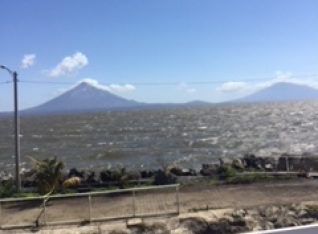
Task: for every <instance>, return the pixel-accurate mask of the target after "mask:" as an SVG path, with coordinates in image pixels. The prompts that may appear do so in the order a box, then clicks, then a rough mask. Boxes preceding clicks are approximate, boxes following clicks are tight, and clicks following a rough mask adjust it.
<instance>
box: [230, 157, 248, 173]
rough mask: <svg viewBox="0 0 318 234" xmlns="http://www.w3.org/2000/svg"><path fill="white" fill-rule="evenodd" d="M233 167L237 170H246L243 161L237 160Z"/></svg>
mask: <svg viewBox="0 0 318 234" xmlns="http://www.w3.org/2000/svg"><path fill="white" fill-rule="evenodd" d="M232 167H233V168H235V169H237V170H244V168H245V166H244V163H243V162H242V160H241V159H239V158H235V159H233V161H232Z"/></svg>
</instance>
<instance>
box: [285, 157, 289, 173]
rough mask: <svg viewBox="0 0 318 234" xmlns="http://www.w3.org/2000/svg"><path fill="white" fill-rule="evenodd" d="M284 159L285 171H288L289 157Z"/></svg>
mask: <svg viewBox="0 0 318 234" xmlns="http://www.w3.org/2000/svg"><path fill="white" fill-rule="evenodd" d="M285 159H286V171H289V157H287V156H286V157H285Z"/></svg>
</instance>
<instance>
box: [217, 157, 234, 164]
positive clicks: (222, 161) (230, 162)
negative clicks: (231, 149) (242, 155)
mask: <svg viewBox="0 0 318 234" xmlns="http://www.w3.org/2000/svg"><path fill="white" fill-rule="evenodd" d="M219 161H220V166H232V164H233V160H232V159H229V158H226V157H221V158H220V159H219Z"/></svg>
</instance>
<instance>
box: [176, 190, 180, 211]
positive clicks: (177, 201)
mask: <svg viewBox="0 0 318 234" xmlns="http://www.w3.org/2000/svg"><path fill="white" fill-rule="evenodd" d="M176 205H177V213H178V214H180V200H179V185H177V187H176Z"/></svg>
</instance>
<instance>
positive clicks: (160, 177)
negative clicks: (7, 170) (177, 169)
mask: <svg viewBox="0 0 318 234" xmlns="http://www.w3.org/2000/svg"><path fill="white" fill-rule="evenodd" d="M176 182H177V177H176V176H175V175H173V174H172V173H170V172H164V171H162V170H158V171H156V172H155V181H154V184H155V185H168V184H175V183H176Z"/></svg>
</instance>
